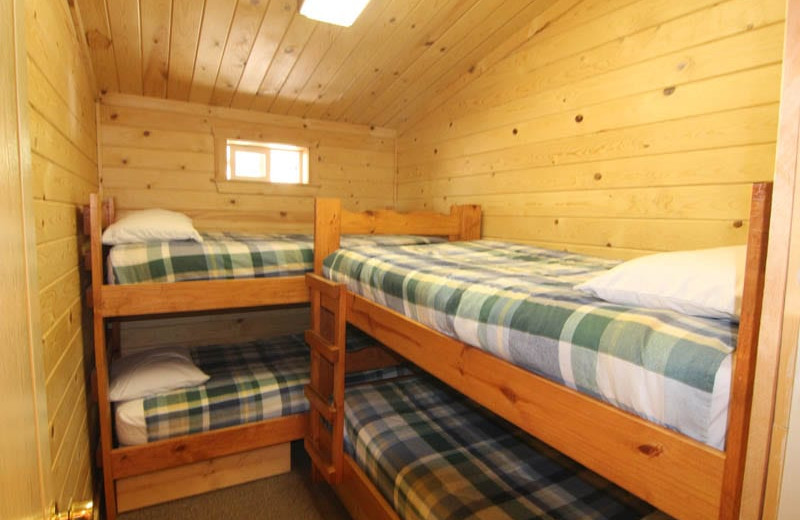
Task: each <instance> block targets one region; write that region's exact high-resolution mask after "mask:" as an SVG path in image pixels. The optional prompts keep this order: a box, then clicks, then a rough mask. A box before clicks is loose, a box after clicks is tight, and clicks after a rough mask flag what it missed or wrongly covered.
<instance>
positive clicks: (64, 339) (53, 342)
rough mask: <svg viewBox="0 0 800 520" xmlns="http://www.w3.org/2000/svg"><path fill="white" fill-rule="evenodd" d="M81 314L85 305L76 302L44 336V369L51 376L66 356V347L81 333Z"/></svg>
mask: <svg viewBox="0 0 800 520" xmlns="http://www.w3.org/2000/svg"><path fill="white" fill-rule="evenodd" d="M81 312H83V305H82V302H81V301H80V300H75V302H74V303H73V304H72V306H71V307H69V308H68V309H67V310H66V311H64V313H63V314H62V315H61V316H59V318H58V319H57V320H56V322H55V324H54V325H53V326H52V327H51V328H50V330H48V331H45V332H44V333H43V334H42V344H43V347H44V349H43V350H44V367H45V370H46V372H47V373H48V374H51V373H52V372H53V371H54V370H55V367H56V365H57V364H58V361H59V360H60V359H61V357H62V356H63V355H64V345H69V344H71V342H72V341H73V339H74V338H75V337H77V336H78V334H79V333H80V331H81Z"/></svg>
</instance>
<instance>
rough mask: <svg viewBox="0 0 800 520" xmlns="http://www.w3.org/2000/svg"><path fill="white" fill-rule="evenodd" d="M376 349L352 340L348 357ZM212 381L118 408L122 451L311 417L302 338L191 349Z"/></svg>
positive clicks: (356, 376) (359, 337)
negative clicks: (307, 414) (272, 421)
mask: <svg viewBox="0 0 800 520" xmlns="http://www.w3.org/2000/svg"><path fill="white" fill-rule="evenodd" d="M372 344H374V340H372V339H371V338H369V337H368V336H366V335H365V334H363V333H358V332H355V331H353V332H352V333H349V334H348V345H347V349H348V350H349V351H353V350H358V349H360V348H364V347H366V346H369V345H372ZM190 351H191V354H192V358H193V359H194V361H195V363H196V364H197V366H198V367H199V368H200V369H201V370H203V371H204V372H205V373H206V374H208V375H210V376H211V377H210V379H209V380H208V381H207V382H206V383H205V384H204V385H201V386H197V387H191V388H183V389H178V390H174V391H171V392H165V393H162V394H158V395H154V396H150V397H147V398H144V399H135V400H131V401H125V402H121V403H116V406H115V419H116V435H117V440H118V442H119V443H120V444H122V445H135V444H144V443H146V442H152V441H155V440H160V439H166V438H170V437H176V436H180V435H189V434H192V433H199V432H203V431H209V430H215V429H219V428H225V427H228V426H235V425H238V424H246V423H249V422H255V421H261V420H265V419H271V418H274V417H281V416H285V415H289V414H296V413H304V412H306V411H308V407H309V405H308V401H307V400H306V398H305V396H304V394H303V388H304V386H305V385H306V384H307V383H308V381H309V357H310V354H309V348H308V346H307V345H306V343H305V342H304V341H303V338H302V336H301V335H286V336H280V337H277V338H271V339H268V340H260V341H251V342H247V343H239V344H233V345H209V346H203V347H194V348H191V349H190ZM405 373H407V369H406V368H405V367H388V368H383V369H379V370H370V371H365V372H356V373H352V374H348V376H347V381H348V383H351V384H352V383H358V382H362V381H370V380H374V379H382V378H388V377H396V376H397V375H399V374H405Z"/></svg>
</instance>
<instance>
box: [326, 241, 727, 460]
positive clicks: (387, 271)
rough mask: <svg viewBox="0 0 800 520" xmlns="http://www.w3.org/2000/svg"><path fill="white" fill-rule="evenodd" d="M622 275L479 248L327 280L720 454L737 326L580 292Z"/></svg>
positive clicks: (451, 247)
mask: <svg viewBox="0 0 800 520" xmlns="http://www.w3.org/2000/svg"><path fill="white" fill-rule="evenodd" d="M616 263H617V262H615V261H610V260H604V259H599V258H593V257H588V256H584V255H576V254H570V253H565V252H561V251H551V250H546V249H540V248H536V247H532V246H526V245H520V244H511V243H505V242H496V241H490V240H478V241H474V242H451V243H445V244H436V245H425V246H401V247H394V248H388V249H380V248H373V247H365V248H359V249H340V250H339V251H337V252H336V253H334V254H333V255H331V256H329V257H328V258H326V259H325V260H324V273H325V275H326V276H327V277H329V278H330V279H332V280H334V281H339V282H345V283H346V284H347V287H348V288H349V289H350V290H351V291H353V292H356V293H358V294H361V295H363V296H364V297H366V298H368V299H370V300H372V301H375V302H377V303H380V304H382V305H384V306H387V307H389V308H391V309H393V310H395V311H397V312H399V313H401V314H404V315H406V316H408V317H409V318H411V319H414V320H416V321H419V322H421V323H423V324H425V325H427V326H429V327H431V328H433V329H435V330H437V331H439V332H442V333H443V334H446V335H449V336H452V337H454V338H457V339H460V340H462V341H464V342H465V343H468V344H470V345H474V346H476V347H478V348H481V349H484V350H486V351H487V352H489V353H491V354H494V355H496V356H498V357H500V358H502V359H505V360H507V361H509V362H511V363H514V364H515V365H519V366H521V367H523V368H525V369H527V370H530V371H533V372H535V373H538V374H541V375H544V376H545V377H548V378H550V379H552V380H554V381H557V382H560V383H562V384H564V385H567V386H569V387H571V388H573V389H576V390H578V391H580V392H584V393H586V394H589V395H591V396H594V397H596V398H598V399H602V400H605V401H607V402H609V403H612V404H614V405H615V406H618V407H620V408H622V409H624V410H627V411H630V412H633V413H636V414H638V415H640V416H642V417H644V418H646V419H648V420H650V421H653V422H656V423H658V424H661V425H664V426H667V427H669V428H673V429H675V430H677V431H680V432H682V433H684V434H686V435H689V436H691V437H693V438H695V439H697V440H699V441H701V442H704V443H706V444H709V445H710V446H713V447H716V448H722V446H723V444H724V435H725V428H726V420H727V417H726V415H727V403H728V392H729V385H730V369H731V358H730V354H731V352H732V350H733V348H734V345H735V343H736V333H737V330H738V329H737V327H738V324H736V323H732V322H729V321H725V320H715V319H704V318H696V317H691V316H685V315H681V314H678V313H676V312H672V311H667V310H664V311H662V310H654V309H641V308H629V307H623V306H619V305H614V304H610V303H608V302H604V301H602V300H598V299H596V298H593V297H591V296H588V295H586V294H583V293H581V292H578V291H575V290H574V289H573V286H574V285H575V284H577V283H579V282H582V281H584V280H586V279H588V278H589V277H591V276H592V275H594V274H596V273H599V272H601V271H603V270H606V269H609V268H610V267H612V266H613V265H615V264H616Z"/></svg>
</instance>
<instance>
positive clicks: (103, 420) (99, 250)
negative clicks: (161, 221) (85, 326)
mask: <svg viewBox="0 0 800 520" xmlns="http://www.w3.org/2000/svg"><path fill="white" fill-rule="evenodd" d="M104 213H105V212H104V211H103V208H102V201H101V199H100V196H99V195H98V194H96V193H92V194H91V195H90V196H89V226H90V228H89V229H90V238H91V251H90V254H91V265H92V307H93V313H92V321H93V333H94V367H95V378H96V381H97V408H98V416H99V417H98V418H99V421H100V453H101V457H102V458H101V465H102V468H103V487H104V490H105V505H106V519H107V520H114V519H115V518H116V516H117V504H116V497H115V493H114V476H113V474H112V472H113V468H112V463H111V449H112V448H113V446H112V438H111V420H112V418H111V403H110V401H109V398H108V359H107V356H106V330H105V322H104V319H103V318H104V317H103V311H102V308H103V268H102V266H103V243H102V241H101V233H102V229H103V216H104Z"/></svg>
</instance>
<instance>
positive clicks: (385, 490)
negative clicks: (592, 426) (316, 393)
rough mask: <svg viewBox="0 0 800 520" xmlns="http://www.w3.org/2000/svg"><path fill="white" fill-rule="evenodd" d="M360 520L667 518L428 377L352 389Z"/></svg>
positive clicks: (355, 501) (349, 435)
mask: <svg viewBox="0 0 800 520" xmlns="http://www.w3.org/2000/svg"><path fill="white" fill-rule="evenodd" d="M344 416H345V419H344V425H345V428H344V429H345V443H344V444H345V452H346V455H345V463H344V468H343V472H342V477H343V478H342V480H341V482H339V483H338V484H337V483H334V489H335V490H336V491H337V494H338V495H339V497H340V498H341V500H342V502H343V503H344V504H345V506H346V507H347V508H348V510H349V512H350V514H351V515H352V516H353V518H355V519H370V520H374V519H377V518H386V519H397V518H402V519H404V520H410V519H423V518H424V519H456V518H457V519H466V518H493V519H494V518H497V519H501V518H508V519H517V518H575V519H578V518H581V519H583V518H596V519H600V518H615V519H623V518H625V519H634V518H636V519H641V518H648V519H656V518H658V519H664V518H669V517H667V516H666V515H664V514H663V513H661V512H659V511H656V510H655V509H654V508H653V507H652V506H650V505H649V504H647V503H646V502H643V501H641V500H640V499H638V498H636V497H634V496H633V495H631V494H630V493H628V492H626V491H624V490H622V489H621V488H619V487H617V486H615V485H613V484H611V483H610V482H608V481H607V480H605V479H603V478H602V477H600V476H598V475H597V474H595V473H592V472H591V471H589V470H588V469H586V468H584V467H582V466H580V465H579V464H577V463H575V462H574V461H572V460H570V459H568V458H566V457H564V456H563V455H561V454H560V453H558V452H556V451H555V450H553V449H551V448H548V447H547V446H545V445H544V444H542V443H540V442H538V441H536V440H535V439H534V438H533V437H531V436H529V435H527V434H524V433H523V432H520V431H519V430H518V429H516V428H514V427H513V426H512V425H511V424H510V423H507V422H505V421H502V420H500V419H499V418H497V417H496V416H494V415H492V414H491V413H489V412H488V411H487V410H485V409H483V408H481V407H480V406H478V405H476V404H475V403H474V402H473V401H471V400H469V399H467V398H466V397H464V396H463V395H461V394H459V393H458V392H456V391H454V390H452V389H451V388H449V387H447V386H445V385H444V384H442V383H441V382H439V381H437V380H436V379H434V378H432V377H430V376H427V375H421V374H419V375H413V376H407V377H402V378H397V379H394V380H384V381H377V382H371V383H367V384H362V385H356V386H352V387H350V388H348V389H347V390H346V392H345V399H344Z"/></svg>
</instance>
